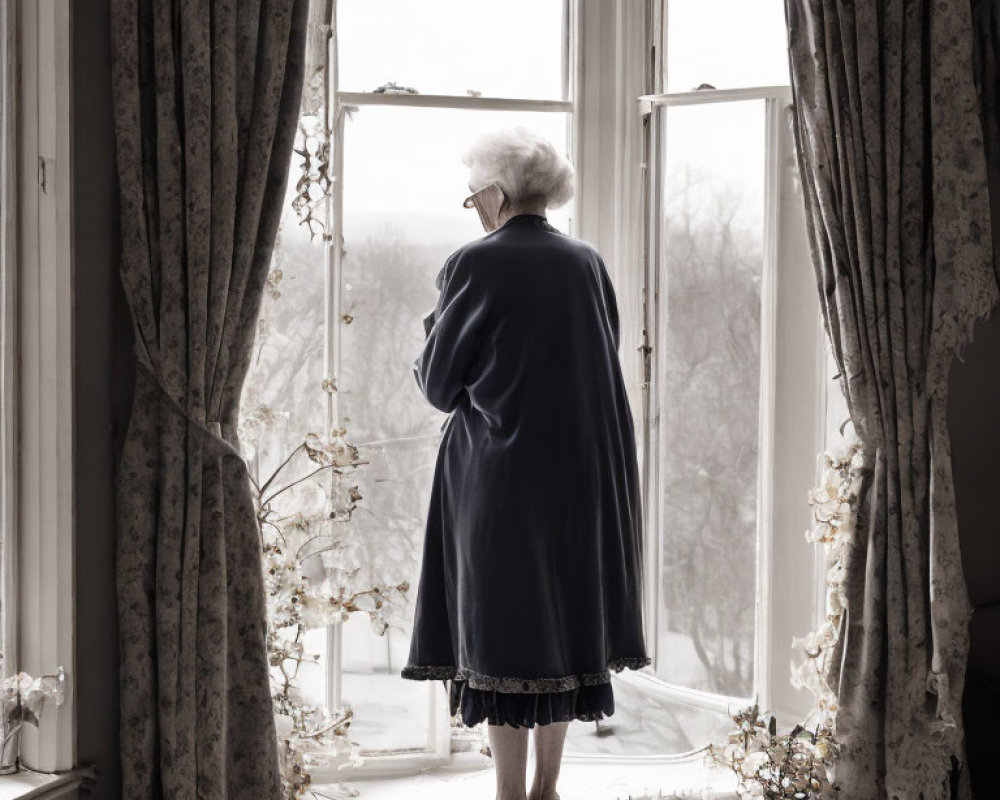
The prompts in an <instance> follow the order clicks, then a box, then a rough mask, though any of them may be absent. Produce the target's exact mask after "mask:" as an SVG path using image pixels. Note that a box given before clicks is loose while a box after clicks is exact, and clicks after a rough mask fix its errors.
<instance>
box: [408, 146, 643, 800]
mask: <svg viewBox="0 0 1000 800" xmlns="http://www.w3.org/2000/svg"><path fill="white" fill-rule="evenodd" d="M462 160H463V162H464V163H465V164H466V165H467V166H468V167H469V170H470V181H469V189H470V190H471V191H473V192H474V194H473V195H472V197H471V198H469V201H467V205H469V204H470V202H471V204H472V205H474V206H475V207H476V208H477V210H478V211H479V213H480V217H481V220H482V223H483V227H484V228H485V229H486V230H487V234H486V235H485V236H483V237H482V238H480V239H477V240H475V241H472V242H470V243H469V244H466V245H464V246H462V247H460V248H458V249H457V250H456V251H455V252H453V253H452V254H451V255H450V256H448V258H447V259H446V261H445V263H444V266H443V268H442V269H441V271H440V273H439V274H438V276H437V287H438V289H439V291H440V296H439V299H438V302H437V305H436V307H435V309H434V311H433V312H432V313H431V314H430V316H429V317H428V318H427V319H426V320H425V332H426V342H425V344H424V348H423V351H422V353H421V355H420V357H419V358H418V359H417V360H416V362H415V366H414V371H415V374H416V378H417V382H418V384H419V386H420V389H421V390H422V391H423V393H424V395H425V396H426V398H427V400H428V401H430V403H431V404H433V405H434V406H435V407H436V408H438V409H440V410H441V411H444V412H447V413H448V418H447V420H446V421H445V424H444V428H443V435H442V439H441V444H440V450H439V453H438V459H437V464H436V468H435V473H434V483H433V488H432V494H431V501H430V509H429V512H428V519H427V531H426V539H425V542H424V549H423V565H422V571H421V576H420V582H419V585H418V587H417V596H416V609H415V616H414V624H413V638H412V641H411V646H410V654H409V660H408V663H407V664H406V666H405V667H404V668H403V670H402V676H403V677H404V678H410V679H415V680H429V679H435V680H436V679H440V680H443V681H444V682H445V688H446V690H447V691H448V699H449V703H450V707H451V712H452V714H459V713H460V714H461V718H462V721H463V722H464V723H465V724H466V725H474V724H476V723H479V722H482V721H484V720H485V721H487V722H488V723H489V737H490V746H491V751H492V753H493V756H494V760H495V764H496V769H497V787H498V790H497V797H498V798H499V800H524V798H525V797H526V792H525V768H526V759H527V728H534V729H535V762H536V770H535V776H534V783H533V785H532V787H531V790H530V792H528V793H527V797H528V798H530V800H552V799H553V798H556V797H557V796H558V795H557V794H556V791H555V783H556V778H557V776H558V772H559V763H560V759H561V757H562V748H563V741H564V739H565V736H566V728H567V725H568V723H569V721H570V720H574V719H580V720H597V719H601V718H602V717H604V716H606V715H610V714H612V713H613V712H614V698H613V694H612V687H611V683H610V673H611V671H612V670H614V671H619V672H620V671H621V670H623V669H625V668H626V667H629V668H632V669H639V668H641V667H643V666H645V665H646V664H648V663H649V658H648V657H647V656H646V649H645V643H644V639H643V619H642V586H641V565H642V557H641V553H642V548H641V535H640V534H641V531H640V497H639V481H638V469H637V464H636V453H635V439H634V434H633V422H632V417H631V413H630V411H629V404H628V399H627V397H626V392H625V385H624V382H623V379H622V372H621V365H620V362H619V357H618V341H619V322H618V309H617V305H616V299H615V292H614V289H613V288H612V285H611V281H610V279H609V277H608V273H607V271H606V269H605V266H604V262H603V260H602V258H601V256H600V254H599V253H598V251H597V250H596V249H594V248H593V247H592V246H591V245H589V244H586V243H585V242H582V241H580V240H577V239H574V238H572V237H570V236H568V235H566V234H564V233H562V232H561V231H559V230H558V229H557V228H555V227H553V226H552V225H551V224H549V222H548V220H547V219H546V216H545V211H546V209H548V208H554V207H558V206H560V205H562V204H564V203H566V202H567V201H568V200H569V199H570V198H571V197H572V195H573V183H574V177H573V168H572V166H571V165H570V164H569V163H568V162H567V161H566V160H565V159H564V158H562V157H561V156H560V155H559V154H558V153H557V152H556V151H555V149H554V148H553V146H552V145H551V144H550V143H549V142H548V141H546V140H545V139H543V138H541V137H539V136H538V135H536V134H534V133H532V132H531V131H529V130H526V129H524V128H514V129H511V130H504V131H499V132H495V133H492V134H489V135H485V136H482V137H481V138H479V139H478V140H477V141H476V142H475V143H474V145H473V146H472V147H471V149H470V150H469V151H468V152H467V153H466V154H465V155H464V156H463V159H462ZM536 726H537V727H536Z"/></svg>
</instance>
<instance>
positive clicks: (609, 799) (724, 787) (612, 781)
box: [315, 750, 736, 800]
mask: <svg viewBox="0 0 1000 800" xmlns="http://www.w3.org/2000/svg"><path fill="white" fill-rule="evenodd" d="M532 758H533V755H532V753H531V752H530V750H529V754H528V770H527V771H528V774H529V775H531V774H533V770H534V766H533V761H532ZM495 781H496V778H495V776H494V771H493V763H492V760H490V759H488V758H486V757H483V756H480V755H479V754H478V753H456V754H455V755H453V756H452V761H451V763H449V764H445V765H442V766H440V767H432V768H429V769H426V770H423V771H421V772H420V774H418V775H410V776H407V777H400V778H364V777H361V776H358V775H356V774H355V775H352V776H345V780H344V782H345V783H347V784H350V785H352V786H355V787H357V788H358V789H360V790H361V795H362V797H364V798H365V800H467V798H469V797H476V796H481V797H489V796H491V795H492V793H493V792H494V791H495V786H496V784H495ZM315 788H316V789H319V790H322V789H323V784H320V785H317V786H316V787H315ZM735 792H736V781H735V778H734V777H733V776H732V774H731V773H728V772H726V771H724V770H711V771H708V770H706V769H705V768H704V767H703V766H702V763H701V760H700V757H699V758H696V759H692V760H689V761H684V762H680V763H661V764H649V763H647V764H635V763H603V764H602V763H594V762H591V763H585V762H569V763H567V762H565V761H564V762H563V764H562V767H561V769H560V771H559V793H560V794H561V795H562V796H563V797H581V798H583V797H585V798H587V800H626V799H627V798H631V799H632V800H643V799H644V798H647V797H648V798H650V800H655V799H656V798H658V797H661V796H662V798H663V800H669V798H671V797H674V796H677V797H698V798H705V800H722V799H723V798H726V800H729V798H732V797H733V796H734V795H735Z"/></svg>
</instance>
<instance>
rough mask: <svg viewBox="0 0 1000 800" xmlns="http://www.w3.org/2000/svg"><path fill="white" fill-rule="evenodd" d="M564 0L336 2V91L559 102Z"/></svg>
mask: <svg viewBox="0 0 1000 800" xmlns="http://www.w3.org/2000/svg"><path fill="white" fill-rule="evenodd" d="M563 6H564V2H563V0H507V2H504V3H496V2H487V0H421V2H419V3H416V2H413V0H340V2H338V3H337V28H338V30H337V46H338V48H339V57H338V58H339V67H340V75H339V79H338V83H339V88H340V89H341V90H343V91H354V92H370V91H372V90H373V89H375V88H376V87H377V86H380V85H382V84H384V83H386V82H387V81H394V82H395V83H396V84H398V85H400V86H407V87H413V88H415V89H417V90H418V91H419V92H420V93H421V94H458V95H464V94H466V93H467V91H468V90H475V91H478V92H481V93H482V95H483V96H488V97H524V98H533V99H549V100H561V99H564V98H563V89H562V86H563V56H562V53H563V35H564V34H563V32H564V29H565V23H564V19H563Z"/></svg>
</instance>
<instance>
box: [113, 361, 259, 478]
mask: <svg viewBox="0 0 1000 800" xmlns="http://www.w3.org/2000/svg"><path fill="white" fill-rule="evenodd" d="M133 351H134V352H135V357H136V358H135V360H136V363H137V364H139V365H140V366H141V367H142V370H143V372H145V373H146V374H147V375H148V376H149V378H150V379H151V380H152V382H153V384H154V385H155V386H156V387H157V388H158V389H159V390H160V394H161V395H162V396H163V397H165V398H166V399H167V406H169V407H170V408H172V409H173V410H174V411H175V412H176V413H178V414H179V415H180V416H182V417H184V419H186V420H187V421H188V422H189V423H190V424H191V426H192V427H193V428H194V429H195V430H197V431H198V432H200V433H201V434H203V436H204V438H205V439H207V440H208V442H209V443H210V445H211V446H212V448H213V449H214V450H215V451H216V454H217V455H231V456H236V458H238V459H239V460H240V463H241V464H243V466H244V468H247V463H246V459H245V458H244V457H243V454H242V453H241V452H240V451H239V450H237V449H236V448H235V447H233V445H232V444H231V443H230V442H229V441H227V440H226V438H225V437H224V436H223V435H222V424H221V423H220V422H219V420H206V419H204V416H205V412H204V409H201V408H199V409H198V410H199V411H201V413H200V414H198V413H195V412H193V411H192V410H191V409H189V408H188V407H187V406H186V405H185V404H184V403H182V402H180V401H179V400H178V399H177V398H176V397H174V396H173V394H171V392H170V390H169V389H167V387H166V386H165V385H164V383H163V380H162V379H161V378H160V373H159V371H158V370H157V369H156V367H154V366H153V364H152V362H151V361H150V360H149V356H148V355H147V354H146V353H145V352H143V351H142V350H141V349H140V348H139V347H134V348H133Z"/></svg>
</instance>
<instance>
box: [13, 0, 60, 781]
mask: <svg viewBox="0 0 1000 800" xmlns="http://www.w3.org/2000/svg"><path fill="white" fill-rule="evenodd" d="M69 22H70V15H69V7H68V4H66V3H62V2H59V0H39V2H36V3H15V2H13V1H12V0H0V41H2V43H3V46H2V50H0V392H2V394H0V536H2V541H0V566H2V585H3V593H2V597H0V611H2V613H0V617H2V621H3V642H2V646H3V655H4V660H3V672H4V673H5V674H7V673H9V672H12V671H24V672H27V673H29V674H30V675H41V674H46V673H52V672H54V671H55V670H56V668H57V667H59V666H63V667H64V668H65V670H66V672H67V676H68V680H69V693H68V696H67V700H66V702H64V703H63V704H62V705H60V706H47V707H46V708H45V710H44V712H43V713H42V715H41V718H40V719H39V724H38V727H37V728H36V727H34V726H31V725H29V726H25V728H24V729H23V731H22V737H23V738H22V745H21V756H22V761H23V763H24V764H25V765H27V766H29V767H31V768H32V769H35V770H38V771H41V772H54V771H59V770H68V769H71V768H72V767H73V766H74V763H75V747H76V736H75V728H74V715H75V704H74V702H73V698H72V683H73V679H74V674H73V665H74V646H73V643H74V632H73V619H74V609H73V596H74V595H73V584H74V580H73V574H74V573H73V564H74V541H73V483H72V481H73V459H72V457H71V452H72V443H73V427H72V424H73V413H72V412H73V396H72V381H73V368H72V366H73V361H72V352H73V340H72V283H73V282H72V268H71V267H72V263H71V256H70V234H71V226H70V225H69V224H68V220H69V219H70V210H71V209H70V173H69V163H70V159H69V142H70V138H69V137H70V128H71V126H70V114H69V109H70V95H69V87H70V82H69V51H70V25H69ZM28 176H30V178H29V177H28Z"/></svg>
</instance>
